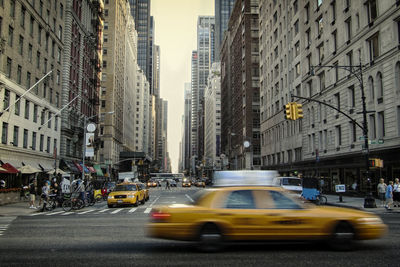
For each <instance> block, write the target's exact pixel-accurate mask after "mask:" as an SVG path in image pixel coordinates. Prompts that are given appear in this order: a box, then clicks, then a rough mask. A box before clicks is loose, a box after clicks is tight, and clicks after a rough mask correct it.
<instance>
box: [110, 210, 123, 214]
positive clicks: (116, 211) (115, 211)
mask: <svg viewBox="0 0 400 267" xmlns="http://www.w3.org/2000/svg"><path fill="white" fill-rule="evenodd" d="M121 210H123V209H117V210H114V211H113V212H111V214H115V213H118V212H120V211H121Z"/></svg>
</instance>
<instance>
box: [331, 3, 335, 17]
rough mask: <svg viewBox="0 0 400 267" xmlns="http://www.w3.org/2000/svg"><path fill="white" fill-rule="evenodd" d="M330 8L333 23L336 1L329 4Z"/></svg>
mask: <svg viewBox="0 0 400 267" xmlns="http://www.w3.org/2000/svg"><path fill="white" fill-rule="evenodd" d="M331 7H332V22H335V20H336V1H335V0H333V1H332V2H331Z"/></svg>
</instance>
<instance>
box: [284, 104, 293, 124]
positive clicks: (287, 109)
mask: <svg viewBox="0 0 400 267" xmlns="http://www.w3.org/2000/svg"><path fill="white" fill-rule="evenodd" d="M292 111H293V109H292V103H288V104H286V105H285V119H287V120H294V118H293V115H294V114H293V112H292Z"/></svg>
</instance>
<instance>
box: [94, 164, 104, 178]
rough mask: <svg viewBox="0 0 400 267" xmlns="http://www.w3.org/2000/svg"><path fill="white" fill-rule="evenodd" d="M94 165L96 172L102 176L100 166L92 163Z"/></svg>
mask: <svg viewBox="0 0 400 267" xmlns="http://www.w3.org/2000/svg"><path fill="white" fill-rule="evenodd" d="M93 167H94V169H95V170H96V174H97V175H98V176H104V174H103V171H102V170H101V168H100V165H97V164H96V165H94V166H93Z"/></svg>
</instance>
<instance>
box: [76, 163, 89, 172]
mask: <svg viewBox="0 0 400 267" xmlns="http://www.w3.org/2000/svg"><path fill="white" fill-rule="evenodd" d="M74 164H75V166H76V168H77V169H78V170H79V172H82V166H83V164H82V162H79V163H78V162H76V161H74ZM84 169H85V173H90V171H89V169H88V168H87V167H86V165H85V166H84Z"/></svg>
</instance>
